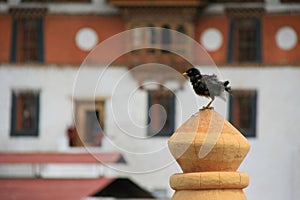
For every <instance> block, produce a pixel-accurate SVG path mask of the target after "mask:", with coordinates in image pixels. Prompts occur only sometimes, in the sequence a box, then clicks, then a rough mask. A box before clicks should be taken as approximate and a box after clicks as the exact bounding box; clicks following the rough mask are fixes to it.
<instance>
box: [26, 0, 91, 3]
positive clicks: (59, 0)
mask: <svg viewBox="0 0 300 200" xmlns="http://www.w3.org/2000/svg"><path fill="white" fill-rule="evenodd" d="M22 2H23V3H33V2H34V3H91V2H92V0H22Z"/></svg>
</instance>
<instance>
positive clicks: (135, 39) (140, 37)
mask: <svg viewBox="0 0 300 200" xmlns="http://www.w3.org/2000/svg"><path fill="white" fill-rule="evenodd" d="M132 27H133V28H137V27H143V25H142V24H141V25H140V26H139V25H135V26H132ZM145 27H149V29H147V32H145V33H144V32H143V31H141V30H140V29H136V30H135V31H133V32H132V36H131V38H130V39H129V41H128V45H129V46H130V45H132V46H134V47H135V48H139V47H140V46H143V45H151V46H154V48H151V49H148V50H147V51H146V52H147V53H148V54H156V55H160V54H165V53H169V51H168V50H161V51H157V50H156V49H155V48H156V47H157V48H158V49H159V48H169V49H170V50H173V51H176V52H180V53H186V52H188V50H189V48H190V46H189V45H188V44H186V42H184V41H183V38H182V37H180V38H176V37H175V36H176V34H175V35H174V34H172V32H170V31H169V29H170V30H176V31H178V32H181V33H183V34H189V33H188V32H187V31H186V30H188V28H187V27H186V25H183V24H157V23H155V24H154V23H153V24H151V23H150V24H145ZM151 27H153V28H151ZM156 27H158V28H159V27H161V28H163V29H160V30H159V29H155V28H156ZM144 30H146V29H144ZM137 52H140V53H141V52H142V51H137V50H136V51H133V53H134V54H137Z"/></svg>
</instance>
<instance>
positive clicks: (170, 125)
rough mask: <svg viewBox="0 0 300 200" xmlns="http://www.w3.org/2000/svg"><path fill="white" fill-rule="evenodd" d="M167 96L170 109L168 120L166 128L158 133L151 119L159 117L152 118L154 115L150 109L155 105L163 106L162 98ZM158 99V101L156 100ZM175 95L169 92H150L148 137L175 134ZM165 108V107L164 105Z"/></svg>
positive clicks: (168, 109) (168, 110)
mask: <svg viewBox="0 0 300 200" xmlns="http://www.w3.org/2000/svg"><path fill="white" fill-rule="evenodd" d="M164 95H165V97H166V98H168V99H167V101H168V108H167V109H166V110H167V112H168V113H167V119H166V122H165V124H164V127H163V128H162V129H161V130H160V131H159V132H156V131H155V130H154V129H155V128H154V127H153V123H151V119H154V118H155V117H159V116H152V113H151V112H150V108H151V106H152V105H153V104H159V105H162V104H163V103H161V102H160V101H161V100H162V99H161V98H162V97H163V96H164ZM154 98H156V101H157V102H156V101H155V100H154ZM175 98H176V97H175V95H174V94H173V93H172V92H171V91H168V90H152V91H148V111H149V113H148V130H147V135H148V136H170V135H172V134H173V133H174V130H175V109H176V108H175V107H176V104H175ZM162 106H163V105H162Z"/></svg>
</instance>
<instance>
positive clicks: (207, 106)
mask: <svg viewBox="0 0 300 200" xmlns="http://www.w3.org/2000/svg"><path fill="white" fill-rule="evenodd" d="M214 100H215V99H212V100H211V101H210V102H209V103H208V104H207V105H206V106H205V107H204V109H209V108H210V105H211V104H212V102H213V101H214Z"/></svg>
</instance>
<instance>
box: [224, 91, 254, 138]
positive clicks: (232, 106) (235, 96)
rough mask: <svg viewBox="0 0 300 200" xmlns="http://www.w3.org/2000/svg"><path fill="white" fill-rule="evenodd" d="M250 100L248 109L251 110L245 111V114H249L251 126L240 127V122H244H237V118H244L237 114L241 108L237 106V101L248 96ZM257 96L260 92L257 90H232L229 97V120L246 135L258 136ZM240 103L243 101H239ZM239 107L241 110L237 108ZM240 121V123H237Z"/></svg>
mask: <svg viewBox="0 0 300 200" xmlns="http://www.w3.org/2000/svg"><path fill="white" fill-rule="evenodd" d="M247 97H249V98H250V99H248V100H249V101H250V105H249V106H250V108H248V109H246V110H248V111H249V112H246V113H243V115H248V114H249V116H247V117H248V119H249V120H250V121H249V127H248V128H245V127H240V125H239V124H241V123H242V122H241V121H239V122H235V120H237V118H238V120H242V119H241V117H239V116H235V114H236V113H240V111H241V108H240V109H239V107H238V106H237V104H236V103H235V101H241V98H247ZM257 98H258V94H257V91H256V90H232V95H230V97H229V122H230V123H232V124H233V125H234V126H235V127H236V128H237V129H238V130H239V131H240V132H241V133H242V134H243V135H244V136H245V137H247V138H256V119H257ZM239 105H241V103H240V102H239ZM236 109H239V110H236ZM237 123H238V124H237Z"/></svg>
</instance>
